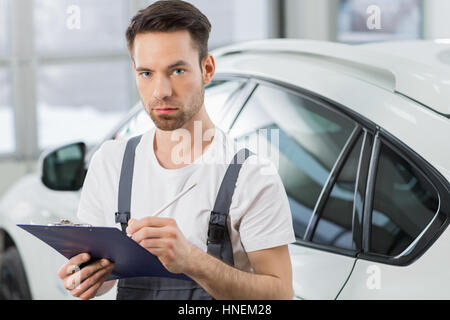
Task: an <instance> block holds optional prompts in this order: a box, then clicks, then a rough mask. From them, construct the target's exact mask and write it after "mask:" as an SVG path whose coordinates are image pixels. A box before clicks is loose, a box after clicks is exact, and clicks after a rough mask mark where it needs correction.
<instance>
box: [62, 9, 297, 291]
mask: <svg viewBox="0 0 450 320" xmlns="http://www.w3.org/2000/svg"><path fill="white" fill-rule="evenodd" d="M210 29H211V25H210V23H209V21H208V19H207V18H206V17H205V16H204V15H203V14H202V13H201V12H200V11H199V10H198V9H197V8H195V7H194V6H192V5H191V4H189V3H186V2H183V1H180V0H169V1H158V2H156V3H154V4H152V5H151V6H149V7H148V8H146V9H144V10H141V11H139V12H138V14H137V15H136V16H135V17H134V18H133V19H132V21H131V24H130V26H129V27H128V30H127V33H126V36H127V42H128V49H129V51H130V55H131V57H132V60H133V62H134V72H135V77H136V83H137V87H138V90H139V94H140V96H141V99H142V103H143V106H144V107H145V110H146V112H147V113H148V114H149V116H150V117H151V119H152V120H153V122H154V123H155V125H156V128H154V129H151V130H149V131H148V132H146V133H145V134H144V135H143V136H142V139H141V140H140V142H139V144H138V145H137V147H136V154H135V163H134V173H135V174H134V177H133V188H132V190H133V194H132V201H131V210H130V212H131V220H130V221H129V223H128V227H127V228H126V232H127V233H128V234H130V235H131V236H132V239H133V240H135V241H136V242H138V243H139V244H140V245H142V246H143V247H144V248H146V249H147V250H148V251H149V252H151V253H152V254H154V255H156V256H157V257H158V258H159V260H160V261H161V262H162V264H163V265H164V266H165V267H166V268H167V269H168V270H169V271H170V272H172V273H184V274H186V275H187V276H189V277H190V278H191V279H192V280H194V281H183V280H176V279H175V280H176V281H172V282H171V280H170V279H169V280H167V278H166V279H163V278H161V279H159V278H158V279H153V278H136V279H123V280H120V281H119V285H118V298H120V299H127V298H128V299H133V298H136V299H160V298H164V297H169V298H182V299H186V298H187V299H191V298H194V299H196V298H197V299H208V298H215V299H291V298H292V296H293V290H292V269H291V262H290V257H289V252H288V248H287V244H288V243H291V242H294V241H295V237H294V232H293V228H292V220H291V215H290V209H289V204H288V200H287V196H286V193H285V190H284V188H283V185H282V182H281V179H280V177H279V175H278V173H277V171H276V169H275V168H274V165H273V164H272V163H271V162H269V161H256V164H255V161H250V160H251V159H256V157H257V155H250V156H249V157H248V159H247V160H246V161H245V162H243V164H242V166H241V167H240V171H239V175H238V177H237V181H236V183H235V184H233V188H235V189H234V193H233V195H232V202H231V205H230V207H229V213H228V217H227V219H228V220H227V234H228V235H229V243H230V244H231V246H230V250H232V252H231V256H232V257H231V261H232V263H229V261H228V262H224V261H222V260H221V259H219V258H218V257H217V256H214V255H212V254H210V253H208V252H209V245H210V240H209V237H208V220H210V215H211V214H212V212H211V211H212V209H213V207H214V206H215V203H214V202H215V201H216V196H218V191H219V187H221V182H222V179H224V175H225V173H226V170H227V167H228V164H229V163H230V162H231V160H232V158H233V156H234V155H235V150H234V149H233V147H234V145H233V141H232V140H231V139H230V138H229V137H228V136H227V135H226V134H225V133H224V132H223V131H221V129H219V128H218V127H215V125H214V124H213V123H212V121H211V120H210V118H209V116H208V114H207V112H206V110H205V105H204V87H205V85H207V84H208V83H209V82H210V81H211V79H212V77H213V75H214V71H215V62H214V58H213V57H212V56H211V55H210V54H208V38H209V33H210ZM199 125H200V129H201V131H198V128H199ZM198 132H201V134H200V135H199V134H198ZM180 136H182V137H183V139H182V140H183V141H182V142H181V143H180V142H179V137H180ZM198 136H200V138H198ZM174 137H178V139H177V138H174ZM190 137H193V138H190ZM205 137H207V138H206V139H205ZM208 138H209V139H208ZM199 139H200V141H198V140H199ZM130 140H131V139H130ZM127 143H128V141H125V140H124V139H119V140H116V141H107V142H105V143H104V144H103V145H102V146H101V148H100V149H99V150H98V151H97V152H96V153H95V154H94V156H93V157H92V160H91V163H90V166H89V171H88V173H87V175H86V180H85V182H84V186H83V191H82V194H81V199H80V204H79V208H78V217H79V218H80V220H83V221H86V222H88V223H90V224H93V225H111V226H118V224H117V223H116V222H117V221H115V220H114V212H116V211H117V208H116V204H117V199H118V196H117V193H118V184H119V176H120V168H121V165H122V164H123V163H122V161H124V160H123V155H124V152H125V148H126V145H127ZM180 145H181V147H180ZM198 145H200V146H201V148H200V149H201V150H200V152H198V150H196V149H198V148H196V146H198ZM180 151H181V154H183V159H184V161H182V162H180V161H179V157H177V155H179V154H180ZM207 159H209V161H208V163H209V164H203V163H202V162H205V161H206V160H207ZM211 160H214V161H213V165H211V164H210V162H211ZM264 172H266V174H263V173H264ZM267 172H272V174H267ZM193 182H194V183H197V186H196V187H195V188H194V189H192V190H191V191H189V193H187V194H186V195H185V196H183V197H182V198H180V199H179V200H178V201H177V202H176V203H175V204H173V205H172V206H170V207H169V208H167V209H166V210H164V211H163V212H162V213H161V214H160V215H158V216H151V214H152V213H153V212H155V211H156V209H158V208H159V207H161V206H162V205H163V204H164V203H166V202H167V201H168V200H170V199H171V198H173V197H174V195H175V194H178V193H179V192H180V191H182V190H184V189H186V188H187V187H188V186H190V185H192V183H193ZM231 247H232V248H231ZM207 250H208V252H206V251H207ZM89 259H90V257H89V254H87V253H86V254H80V255H77V256H75V257H73V258H72V259H70V260H69V262H68V263H67V264H65V265H64V266H62V268H61V269H60V271H59V276H60V278H61V279H63V280H64V283H65V287H66V289H68V290H70V292H71V294H72V295H73V296H76V297H80V298H81V299H90V298H92V297H94V296H96V295H100V294H103V293H104V292H106V291H108V290H109V289H111V287H112V286H113V285H114V281H108V282H105V280H106V278H107V276H108V275H109V274H110V273H111V271H112V269H113V267H114V265H113V263H111V262H109V261H108V260H106V259H102V260H100V261H97V262H91V263H90V264H88V265H87V266H85V267H83V268H82V269H81V270H80V271H78V272H75V273H73V272H74V271H76V270H77V269H76V267H77V266H79V265H80V264H83V263H87V262H88V261H89ZM71 271H72V272H71ZM74 279H79V281H80V285H79V286H77V287H76V288H72V287H70V284H71V283H73V281H74ZM171 290H172V291H171ZM165 291H170V292H171V293H170V295H168V296H167V295H164V292H165Z"/></svg>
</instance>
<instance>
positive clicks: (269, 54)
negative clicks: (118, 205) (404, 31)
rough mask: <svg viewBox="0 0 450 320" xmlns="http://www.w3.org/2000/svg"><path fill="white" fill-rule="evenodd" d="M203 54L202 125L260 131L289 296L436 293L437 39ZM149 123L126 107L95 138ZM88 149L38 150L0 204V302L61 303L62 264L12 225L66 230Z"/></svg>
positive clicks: (444, 264) (446, 108)
mask: <svg viewBox="0 0 450 320" xmlns="http://www.w3.org/2000/svg"><path fill="white" fill-rule="evenodd" d="M213 55H214V56H215V58H216V66H217V70H216V75H215V77H214V80H213V82H212V83H211V84H210V85H209V86H208V88H207V89H206V106H207V109H208V112H209V113H210V115H211V117H212V119H213V121H214V122H215V123H216V124H217V125H218V126H219V127H221V128H222V129H223V130H225V131H226V132H228V134H230V136H232V137H233V138H235V139H236V140H237V141H239V142H242V143H244V142H245V141H252V140H255V139H257V138H260V137H261V136H262V135H261V132H263V131H262V130H264V129H267V131H266V132H271V134H270V135H265V136H264V137H265V138H264V143H266V147H268V146H275V147H274V148H271V149H270V150H271V154H270V157H271V159H273V161H276V162H277V163H276V165H277V168H278V170H279V174H280V176H281V178H282V180H283V183H284V186H285V188H286V192H287V195H288V197H289V201H290V205H291V211H292V218H293V223H294V228H295V233H296V237H297V243H295V244H291V245H289V249H290V253H291V261H292V266H293V286H294V291H295V298H297V299H404V298H405V299H428V298H430V299H431V298H438V299H439V298H445V299H449V298H450V291H449V290H448V289H447V287H449V286H450V272H448V270H449V269H450V231H449V230H448V229H447V226H448V224H449V215H450V148H449V147H448V146H449V139H450V119H449V118H450V41H447V40H436V41H414V42H398V43H379V44H370V45H360V46H350V45H344V44H337V43H328V42H316V41H302V40H281V39H272V40H264V41H256V42H247V43H242V44H237V45H233V46H229V47H225V48H221V49H218V50H215V51H214V52H213ZM152 126H153V122H152V121H151V120H150V118H149V117H148V116H147V114H146V113H145V111H144V109H143V107H142V106H141V105H140V104H138V105H136V106H135V107H134V108H133V109H132V110H131V111H130V113H129V115H128V116H127V117H126V118H125V119H124V120H123V122H122V123H121V124H120V125H119V126H118V127H117V128H116V130H114V131H113V132H112V133H111V134H110V135H108V137H106V139H118V138H120V139H128V138H129V137H131V136H135V135H138V134H141V133H143V132H145V131H147V130H148V129H150V128H151V127H152ZM270 129H277V130H274V131H272V130H270ZM272 132H274V134H273V135H272ZM245 139H248V140H245ZM97 148H98V146H93V147H89V148H88V147H86V146H85V144H84V143H74V144H70V145H66V146H63V147H61V148H58V149H56V150H50V151H48V152H46V153H45V154H43V155H42V156H41V159H40V161H39V168H40V169H39V171H38V172H37V173H35V174H30V175H27V176H25V177H23V178H22V179H20V180H19V181H18V182H17V183H16V184H14V185H13V186H12V187H11V188H10V189H9V190H8V192H7V193H6V194H5V195H4V197H3V198H2V200H1V202H0V230H1V233H0V234H1V241H0V245H2V246H3V251H4V255H3V264H2V269H1V279H0V294H1V295H2V297H3V298H33V299H64V298H71V296H70V295H69V293H68V292H67V291H66V290H64V288H63V285H62V282H61V280H60V279H58V277H57V276H56V272H57V270H58V268H59V267H60V266H61V265H62V264H63V263H64V262H65V261H66V259H65V258H63V257H62V256H61V255H59V254H58V253H56V251H54V250H53V249H51V248H50V247H48V246H47V245H45V244H44V243H42V242H41V241H38V240H37V239H36V238H34V237H33V236H31V235H29V234H27V233H26V232H25V231H23V230H21V229H19V228H18V227H17V226H16V224H19V223H30V222H33V223H39V224H46V223H52V222H55V221H59V220H61V219H69V220H72V221H74V222H77V219H76V210H77V206H78V200H79V195H80V188H81V186H82V183H83V178H84V174H85V171H86V170H85V168H87V167H88V164H89V159H90V157H91V156H92V154H93V152H94V151H95V150H96V149H97ZM111 214H113V213H111ZM114 297H115V290H111V291H110V292H109V293H108V294H107V295H105V296H104V297H103V298H105V299H108V298H112V299H113V298H114Z"/></svg>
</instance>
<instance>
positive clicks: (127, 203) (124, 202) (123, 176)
mask: <svg viewBox="0 0 450 320" xmlns="http://www.w3.org/2000/svg"><path fill="white" fill-rule="evenodd" d="M141 138H142V135H139V136H136V137H132V138H130V139H129V140H128V142H127V146H126V148H125V153H124V156H123V161H122V168H121V170H120V180H119V197H118V212H116V214H115V216H116V220H115V221H116V223H120V224H121V226H122V231H123V232H125V229H126V228H127V226H128V220H130V207H131V187H132V184H133V169H134V156H135V152H136V147H137V145H138V144H139V141H140V140H141Z"/></svg>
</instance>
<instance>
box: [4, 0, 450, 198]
mask: <svg viewBox="0 0 450 320" xmlns="http://www.w3.org/2000/svg"><path fill="white" fill-rule="evenodd" d="M152 2H153V1H148V0H114V1H110V0H0V176H1V178H0V197H1V195H2V194H3V192H4V191H5V190H6V189H7V188H8V187H9V186H10V185H11V184H12V183H13V182H14V181H16V180H17V179H18V178H20V177H21V176H22V175H24V174H26V173H29V172H32V171H35V170H36V162H37V160H38V157H39V155H40V154H41V152H42V151H43V150H46V149H49V148H53V147H56V146H58V145H62V144H65V143H67V142H71V141H79V140H83V141H85V142H87V143H88V144H95V143H98V142H99V141H100V140H101V139H102V138H103V137H104V136H105V135H106V134H107V133H108V132H109V131H110V130H111V129H112V128H113V127H114V126H115V125H116V124H117V123H118V122H119V121H120V119H121V118H122V117H123V116H124V115H125V114H126V113H127V112H128V110H129V109H130V108H131V107H132V106H133V105H134V104H135V103H136V102H137V101H138V100H139V96H138V93H137V90H136V88H135V83H134V77H133V75H132V66H131V64H130V59H129V56H128V52H127V50H126V44H125V37H124V33H125V30H126V28H127V26H128V23H129V20H130V18H131V17H132V16H133V15H134V14H135V13H136V12H137V10H139V9H142V8H144V7H146V6H148V5H149V4H151V3H152ZM188 2H191V3H193V4H194V5H196V6H197V7H198V8H199V9H200V10H201V11H202V12H203V13H205V14H206V15H207V16H208V18H209V19H210V21H211V23H212V25H213V29H212V33H211V38H210V49H214V48H217V47H219V46H223V45H228V44H231V43H235V42H240V41H246V40H256V39H265V38H304V39H316V40H327V41H337V42H343V43H353V44H358V43H366V42H372V41H386V40H403V39H405V40H407V39H433V38H450V19H449V18H448V13H449V12H450V1H448V0H423V1H421V0H239V1H238V0H227V1H221V0H192V1H188ZM372 5H375V6H378V8H380V10H381V19H382V20H381V26H382V27H381V28H380V29H374V30H369V29H368V27H367V17H368V12H367V9H368V8H369V7H370V6H372Z"/></svg>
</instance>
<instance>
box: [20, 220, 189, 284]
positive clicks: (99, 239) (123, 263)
mask: <svg viewBox="0 0 450 320" xmlns="http://www.w3.org/2000/svg"><path fill="white" fill-rule="evenodd" d="M17 226H18V227H20V228H22V229H24V230H25V231H27V232H29V233H31V234H32V235H34V236H35V237H37V238H39V239H40V240H42V241H44V242H45V243H46V244H48V245H49V246H50V247H52V248H53V249H55V250H56V251H58V252H59V253H60V254H62V255H63V256H64V257H66V258H67V259H70V258H72V257H73V256H76V255H78V254H80V253H89V254H90V255H91V260H90V261H95V260H98V259H102V258H106V259H108V260H110V261H112V262H114V269H113V271H112V272H111V274H110V275H109V276H108V278H107V279H106V280H115V279H122V278H136V277H167V278H175V279H180V280H191V281H192V279H191V278H189V277H188V276H186V275H185V274H175V273H171V272H170V271H168V270H167V269H166V268H165V267H164V265H163V264H162V263H161V262H160V261H159V259H158V257H156V256H155V255H153V254H151V253H150V252H149V251H147V250H146V249H145V248H143V247H142V246H141V245H139V244H138V243H137V242H135V241H134V240H133V239H131V238H129V237H128V236H127V235H126V234H125V233H124V232H122V231H121V230H119V229H117V228H112V227H93V226H70V225H51V226H47V225H29V224H18V225H17Z"/></svg>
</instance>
